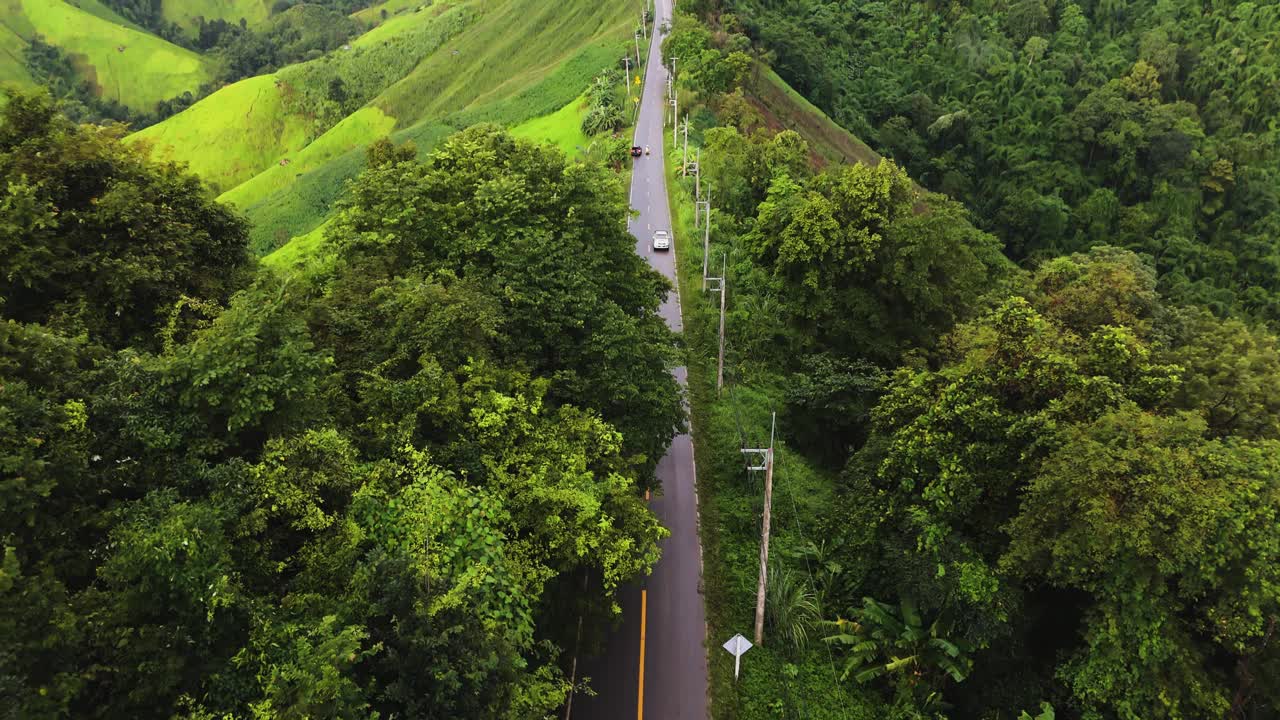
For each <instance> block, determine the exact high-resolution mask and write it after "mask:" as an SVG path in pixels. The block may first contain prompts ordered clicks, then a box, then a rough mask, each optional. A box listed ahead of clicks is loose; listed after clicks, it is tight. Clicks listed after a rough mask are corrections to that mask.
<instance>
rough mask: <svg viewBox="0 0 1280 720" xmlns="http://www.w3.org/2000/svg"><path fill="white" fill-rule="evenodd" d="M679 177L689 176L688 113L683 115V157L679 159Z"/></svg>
mask: <svg viewBox="0 0 1280 720" xmlns="http://www.w3.org/2000/svg"><path fill="white" fill-rule="evenodd" d="M680 176H681V177H688V176H689V113H685V114H684V156H683V157H681V158H680Z"/></svg>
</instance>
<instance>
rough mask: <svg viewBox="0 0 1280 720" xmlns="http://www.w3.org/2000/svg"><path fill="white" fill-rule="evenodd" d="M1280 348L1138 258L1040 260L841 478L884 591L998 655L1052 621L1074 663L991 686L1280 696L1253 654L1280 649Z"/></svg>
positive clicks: (879, 426)
mask: <svg viewBox="0 0 1280 720" xmlns="http://www.w3.org/2000/svg"><path fill="white" fill-rule="evenodd" d="M1275 342H1276V341H1275V338H1274V337H1273V336H1270V335H1267V334H1264V333H1258V332H1257V331H1251V330H1249V329H1248V328H1247V327H1245V326H1244V325H1242V324H1240V323H1237V322H1232V321H1225V322H1224V321H1221V320H1215V319H1213V318H1210V317H1208V316H1206V315H1202V314H1199V313H1194V312H1193V313H1186V312H1181V311H1174V310H1172V309H1170V308H1168V307H1166V306H1165V305H1164V302H1163V301H1162V299H1161V298H1160V296H1159V295H1158V293H1157V292H1156V290H1155V280H1154V275H1153V274H1152V272H1151V271H1150V270H1149V269H1148V268H1147V267H1145V266H1144V265H1143V264H1142V263H1141V262H1140V261H1138V259H1137V258H1136V257H1135V256H1133V255H1132V254H1128V253H1124V252H1119V251H1114V250H1109V249H1103V250H1096V251H1094V252H1093V253H1091V254H1090V255H1079V256H1071V257H1068V258H1062V259H1059V260H1056V261H1053V262H1051V263H1048V264H1046V265H1045V266H1044V267H1043V268H1042V269H1041V270H1040V271H1039V272H1038V273H1037V274H1036V275H1035V277H1034V278H1033V280H1032V285H1031V287H1030V288H1029V289H1028V291H1027V292H1025V293H1024V294H1023V296H1021V297H1014V298H1013V299H1010V300H1008V301H1006V302H1005V303H1004V304H1003V305H1002V306H1000V307H999V308H998V309H996V310H995V311H993V312H992V313H990V314H989V315H987V316H985V317H984V318H982V319H980V320H977V321H974V322H971V323H968V324H966V325H963V326H961V327H960V328H958V329H957V330H956V331H955V332H954V333H953V334H952V335H951V336H950V337H949V338H948V340H947V341H945V342H944V344H943V348H944V351H943V357H942V358H941V365H940V367H939V368H938V369H936V370H907V369H904V370H900V371H899V372H898V374H897V375H896V377H895V378H894V380H893V382H892V383H891V385H890V388H889V390H888V392H887V393H886V395H885V396H884V398H883V399H882V400H881V402H880V404H879V405H878V407H877V408H876V409H875V411H874V414H873V431H872V437H871V438H870V440H869V441H868V443H867V444H866V446H865V447H864V448H863V449H862V450H861V451H860V452H859V453H858V455H857V456H855V458H854V460H853V461H852V462H851V464H850V466H849V469H848V472H847V474H846V479H847V482H848V488H847V492H848V495H847V497H848V498H849V500H850V502H851V504H850V505H848V506H846V511H847V512H849V513H852V514H853V515H854V517H853V518H851V520H852V521H853V522H854V523H855V524H858V523H861V522H867V523H870V524H871V525H872V526H873V527H874V528H875V531H874V533H873V535H874V537H875V540H874V541H873V542H874V544H875V545H876V547H878V548H879V550H877V551H876V552H878V553H879V557H878V559H877V560H876V561H874V563H873V566H874V570H873V571H872V572H870V573H869V574H868V576H867V578H868V582H869V584H870V586H871V587H874V588H875V589H876V591H877V592H881V591H882V592H883V593H885V594H887V595H888V596H898V597H906V598H910V599H912V600H913V601H917V602H920V603H921V606H922V609H924V610H925V611H926V612H930V613H932V612H946V613H948V614H949V616H950V617H954V618H957V619H958V622H957V625H956V627H957V629H958V630H961V631H963V632H964V633H965V634H966V636H967V639H969V640H971V641H973V642H975V643H977V644H979V645H980V646H985V647H989V648H992V649H991V650H990V651H989V652H990V653H991V654H1000V653H1007V652H1010V651H1011V648H1015V647H1017V642H1016V639H1017V638H1019V637H1023V636H1025V637H1028V638H1036V639H1035V640H1034V642H1036V643H1038V644H1040V648H1039V649H1038V650H1036V652H1035V653H1034V656H1035V657H1039V658H1054V657H1055V656H1056V657H1061V658H1062V660H1061V662H1057V663H1051V664H1050V665H1048V666H1044V665H1038V664H1036V663H1031V664H1029V666H1026V667H1021V668H1017V669H1015V670H1012V671H1011V672H1015V673H1017V677H1018V680H1016V681H1014V680H1012V678H1009V677H1005V678H1002V679H997V678H996V677H994V676H988V677H987V678H985V679H984V681H985V682H989V683H997V684H1008V683H1010V682H1014V683H1015V684H1018V685H1021V686H1022V687H1023V688H1024V689H1025V693H1026V695H1027V696H1030V695H1031V694H1038V693H1040V692H1042V691H1044V690H1046V689H1052V688H1057V690H1056V691H1055V692H1062V693H1065V694H1066V695H1068V696H1069V697H1070V698H1071V702H1072V703H1073V704H1075V705H1076V706H1078V707H1079V708H1081V710H1082V712H1083V714H1084V716H1086V717H1099V718H1102V717H1137V716H1142V717H1162V718H1179V717H1207V716H1220V715H1223V714H1225V713H1227V712H1228V711H1229V710H1230V709H1231V707H1232V706H1233V703H1237V702H1240V700H1239V699H1240V698H1243V697H1249V696H1248V694H1247V693H1246V694H1241V693H1242V689H1243V688H1245V687H1247V686H1251V685H1252V684H1254V683H1256V686H1257V688H1259V689H1262V692H1260V693H1258V694H1257V695H1254V696H1252V697H1260V696H1268V695H1266V694H1267V693H1274V687H1273V685H1274V683H1273V679H1260V678H1258V677H1257V676H1256V675H1248V674H1247V673H1242V670H1241V669H1242V668H1248V667H1250V666H1251V665H1252V666H1254V667H1256V666H1258V665H1260V664H1263V663H1266V662H1273V661H1274V660H1273V658H1274V656H1275V653H1276V647H1275V645H1274V644H1272V643H1270V642H1269V638H1270V637H1271V635H1272V633H1273V626H1274V623H1275V622H1276V620H1277V618H1278V617H1280V595H1278V594H1277V592H1276V588H1277V587H1278V585H1277V579H1278V578H1277V575H1276V572H1277V571H1276V567H1277V566H1276V562H1277V560H1280V535H1278V534H1277V533H1276V532H1275V527H1276V524H1275V518H1276V517H1277V515H1278V514H1280V467H1277V466H1276V463H1275V458H1276V457H1277V456H1276V452H1277V450H1280V446H1277V445H1276V441H1275V439H1274V429H1273V428H1272V426H1271V424H1270V422H1269V421H1267V420H1264V419H1263V418H1269V417H1270V412H1269V410H1268V403H1269V401H1268V400H1267V394H1266V393H1264V392H1257V391H1256V390H1255V389H1256V388H1258V387H1260V386H1267V387H1274V383H1275V382H1276V381H1277V380H1280V378H1277V377H1276V367H1275V366H1274V365H1273V364H1272V363H1271V362H1270V360H1269V358H1270V352H1271V351H1270V350H1266V349H1264V348H1274V346H1275ZM1228 378H1230V379H1229V380H1228ZM864 540H865V538H864ZM863 547H864V548H865V545H864V546H863ZM908 548H910V549H912V550H908ZM860 552H865V549H864V550H863V551H860ZM1064 623H1065V624H1066V630H1067V631H1065V632H1064V627H1063V624H1064ZM1046 643H1052V644H1051V645H1050V646H1049V647H1045V644H1046ZM1135 648H1136V649H1137V650H1136V651H1135ZM977 662H978V666H979V668H981V666H982V665H983V657H982V656H979V657H978V659H977ZM997 664H998V663H997ZM1038 673H1039V674H1038ZM1246 675H1248V681H1247V682H1246ZM1035 699H1036V698H1034V697H1031V698H1029V699H1027V700H1025V701H1026V702H1032V701H1034V700H1035ZM1260 702H1261V701H1260ZM966 703H967V704H968V706H969V707H971V708H973V709H975V710H976V709H977V708H981V707H985V705H984V701H983V700H982V699H981V698H980V697H977V696H968V697H967V699H966ZM1254 711H1256V712H1263V713H1265V712H1274V711H1275V709H1274V708H1269V706H1267V705H1266V704H1265V703H1262V704H1261V705H1258V706H1257V707H1256V708H1255V709H1254Z"/></svg>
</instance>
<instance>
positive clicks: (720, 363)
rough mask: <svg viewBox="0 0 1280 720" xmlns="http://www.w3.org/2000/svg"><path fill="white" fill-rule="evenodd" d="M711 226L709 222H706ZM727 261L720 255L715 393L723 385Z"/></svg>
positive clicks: (727, 281)
mask: <svg viewBox="0 0 1280 720" xmlns="http://www.w3.org/2000/svg"><path fill="white" fill-rule="evenodd" d="M707 227H711V223H707ZM728 264H729V261H728V259H727V256H726V255H721V256H720V357H719V359H718V360H716V395H717V396H718V395H719V394H720V390H721V389H722V388H723V387H724V301H725V296H727V295H728V294H729V273H728V272H726V271H727V270H728Z"/></svg>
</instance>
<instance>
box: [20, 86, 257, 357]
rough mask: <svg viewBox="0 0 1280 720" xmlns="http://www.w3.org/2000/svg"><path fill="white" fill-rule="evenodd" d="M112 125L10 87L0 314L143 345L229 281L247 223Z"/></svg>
mask: <svg viewBox="0 0 1280 720" xmlns="http://www.w3.org/2000/svg"><path fill="white" fill-rule="evenodd" d="M119 138H120V133H119V131H117V130H111V129H103V128H97V127H93V126H87V125H86V126H78V125H75V124H73V123H71V122H69V121H67V120H66V119H64V118H62V117H61V116H59V115H57V114H56V113H55V111H54V108H53V105H52V103H51V102H50V100H49V99H48V97H47V96H44V95H41V94H26V93H21V92H19V93H15V94H11V95H10V98H9V102H8V104H7V105H6V106H5V109H4V115H3V126H2V127H0V178H2V179H3V181H4V187H5V190H4V198H3V200H0V220H2V222H3V224H4V228H3V231H2V232H0V256H3V259H0V295H2V296H3V297H4V300H5V303H4V306H3V307H2V308H0V312H2V313H3V314H4V316H5V317H9V318H13V319H15V320H19V321H21V322H40V323H45V324H49V325H51V326H54V327H57V328H60V329H63V330H66V331H67V332H69V333H75V332H80V331H83V332H87V333H88V334H89V335H90V337H92V338H93V339H94V340H96V341H98V342H101V343H104V344H106V345H109V346H112V347H117V348H118V347H123V346H126V345H150V344H151V343H152V342H154V337H153V335H154V333H155V332H156V330H157V329H158V327H159V326H160V325H161V324H162V323H163V322H164V321H165V320H166V319H168V317H169V315H170V312H169V311H170V309H171V308H172V307H173V305H174V304H175V303H177V302H178V301H179V300H180V299H181V298H182V297H183V296H189V297H192V298H198V299H203V300H211V301H222V300H225V299H226V297H227V296H228V295H229V294H230V292H231V291H232V290H233V289H235V288H236V287H237V284H238V283H240V282H241V281H242V280H241V275H242V273H241V269H242V267H243V266H244V264H245V262H246V260H247V259H248V256H247V254H246V252H245V244H246V238H247V234H246V233H247V229H246V227H245V225H244V223H243V221H241V220H240V219H238V218H237V217H236V216H235V215H234V214H233V213H232V212H231V211H230V210H228V209H226V208H225V207H223V206H222V205H219V204H218V203H216V202H214V200H213V199H212V198H211V197H210V196H209V194H208V192H207V191H206V189H205V188H204V186H203V185H202V184H201V183H200V181H199V180H197V179H196V178H195V177H194V176H192V175H190V174H187V173H185V172H183V171H182V170H181V169H180V168H178V167H177V166H175V165H172V164H158V163H153V162H151V161H149V160H147V159H146V158H145V155H144V154H143V153H142V151H140V150H138V149H136V148H131V147H129V146H126V145H123V144H121V143H120V142H119Z"/></svg>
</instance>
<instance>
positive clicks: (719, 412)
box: [665, 138, 884, 720]
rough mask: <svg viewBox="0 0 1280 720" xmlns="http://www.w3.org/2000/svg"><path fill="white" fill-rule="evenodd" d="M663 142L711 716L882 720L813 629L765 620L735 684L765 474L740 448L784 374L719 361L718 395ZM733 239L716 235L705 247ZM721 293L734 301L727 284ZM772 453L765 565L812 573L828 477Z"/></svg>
mask: <svg viewBox="0 0 1280 720" xmlns="http://www.w3.org/2000/svg"><path fill="white" fill-rule="evenodd" d="M665 142H667V144H668V146H669V147H668V152H667V158H668V168H667V169H668V183H667V188H668V194H669V201H670V203H671V212H672V224H673V229H674V231H675V234H676V240H677V243H676V252H677V256H676V257H677V277H678V280H677V281H678V283H679V285H680V294H681V298H682V303H681V310H682V313H683V318H684V328H685V330H684V334H685V345H686V352H687V353H688V357H687V361H686V362H687V366H688V373H689V374H688V377H689V403H690V416H691V417H690V421H691V425H692V429H691V432H692V434H693V441H694V446H695V448H696V452H697V460H698V467H697V485H698V497H699V510H700V514H701V525H700V533H701V540H702V549H703V559H704V570H703V583H704V586H705V596H704V597H705V602H706V612H707V623H708V626H709V632H710V638H711V647H710V649H709V653H710V662H709V678H708V680H709V683H710V693H711V715H712V717H713V718H715V720H763V719H764V718H808V719H812V720H836V719H840V720H878V719H879V718H881V717H884V714H883V711H884V708H883V707H882V706H881V705H880V703H879V702H878V701H877V700H876V699H875V698H873V697H871V696H870V695H867V694H863V693H858V692H857V691H856V688H854V687H853V686H852V685H851V684H850V683H847V682H842V681H840V679H839V667H838V664H837V663H838V658H835V657H834V656H833V655H831V653H830V652H829V650H828V648H827V647H826V646H825V644H823V642H822V640H821V636H822V634H823V630H822V628H821V627H817V626H813V627H810V628H809V642H808V644H807V645H805V646H802V647H799V648H797V647H796V646H794V645H793V644H791V643H788V642H786V641H784V640H782V639H781V638H780V637H778V628H777V627H774V626H772V625H767V626H766V630H765V642H764V644H763V646H762V647H757V648H753V649H752V650H751V651H750V652H748V653H747V655H745V656H744V657H743V661H742V669H741V676H740V677H739V679H738V680H737V681H736V682H735V680H734V677H733V658H732V657H731V656H730V655H729V654H728V653H727V652H725V651H724V650H723V649H721V647H720V644H721V643H723V642H724V641H725V640H727V639H728V638H730V637H732V636H733V634H734V633H739V632H740V633H742V634H743V635H745V636H747V637H748V638H750V637H751V635H752V628H753V625H754V616H755V599H756V583H757V579H758V570H759V551H760V546H759V542H760V535H759V533H760V530H759V522H760V520H759V518H760V513H761V511H762V505H763V482H762V481H763V478H762V477H760V476H759V475H757V476H756V477H748V476H747V473H746V472H745V471H744V469H743V468H744V462H743V456H742V453H741V448H742V447H743V446H744V444H747V445H749V446H752V447H765V446H767V445H768V439H769V422H770V412H771V411H772V410H774V409H776V408H779V407H781V405H782V390H783V387H784V386H783V382H784V378H783V377H782V376H781V375H780V374H778V373H776V372H770V371H768V370H764V369H755V370H753V371H752V373H751V375H750V376H749V377H748V376H746V375H745V374H742V373H737V372H734V371H733V367H732V366H731V365H730V364H729V362H730V361H728V360H727V361H726V365H727V366H726V386H725V391H724V393H723V394H720V395H718V394H717V392H716V388H715V372H716V355H717V349H718V341H717V328H718V324H719V305H718V303H717V302H715V300H714V299H713V296H712V294H710V293H704V292H703V291H702V255H703V252H702V243H701V241H700V240H701V238H702V235H701V232H700V231H697V230H695V229H694V227H693V202H692V199H691V194H692V183H691V182H690V181H688V180H687V179H684V178H681V177H679V170H678V163H679V161H678V160H677V159H676V152H675V148H674V147H670V145H671V141H670V139H669V138H668V139H667V140H666V141H665ZM713 236H714V233H713ZM729 246H730V243H727V242H723V241H722V240H716V241H715V243H713V245H712V256H713V257H718V256H719V252H720V251H721V250H727V249H729ZM730 282H731V283H732V278H730ZM728 298H729V303H730V305H732V304H733V302H734V288H733V285H732V284H730V286H729V295H728ZM729 335H730V337H732V331H731V329H730V331H729ZM731 342H732V341H731ZM775 458H776V463H775V473H774V505H773V520H772V539H771V542H770V558H771V564H772V565H773V566H774V567H776V568H779V569H781V570H783V571H785V572H787V573H790V574H791V575H792V576H793V577H795V578H798V579H802V580H803V581H805V582H809V581H810V578H812V577H813V576H814V574H815V573H821V572H822V568H820V567H816V565H817V563H816V561H815V555H816V554H817V553H815V552H814V551H815V550H816V549H817V548H816V547H814V548H811V547H810V546H811V545H815V544H820V541H819V539H818V538H816V537H815V530H816V528H815V527H813V526H812V525H813V524H814V521H815V519H816V518H818V517H819V516H820V515H821V514H822V512H823V511H824V509H825V508H826V506H827V504H828V502H829V499H830V498H831V496H832V494H833V493H834V490H835V485H834V478H832V477H831V476H830V475H828V474H825V473H823V472H821V471H820V470H818V469H817V468H814V467H813V466H811V465H810V464H809V463H807V462H806V461H805V460H804V458H803V457H801V456H800V455H799V454H795V453H791V452H790V451H789V449H788V448H787V445H786V443H785V442H783V441H781V440H779V441H778V443H777V444H776V445H775Z"/></svg>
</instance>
